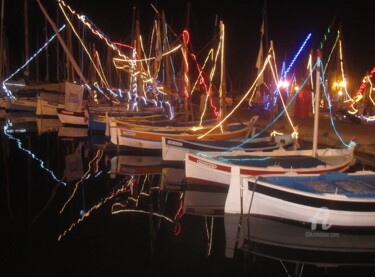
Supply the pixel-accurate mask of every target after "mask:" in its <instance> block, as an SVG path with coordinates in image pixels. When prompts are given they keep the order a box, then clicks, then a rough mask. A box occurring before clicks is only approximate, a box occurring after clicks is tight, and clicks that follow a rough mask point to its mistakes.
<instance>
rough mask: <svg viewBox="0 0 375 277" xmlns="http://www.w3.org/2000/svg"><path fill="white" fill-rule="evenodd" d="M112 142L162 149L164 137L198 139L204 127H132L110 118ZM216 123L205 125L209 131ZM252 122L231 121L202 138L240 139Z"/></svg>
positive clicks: (129, 146)
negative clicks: (225, 127) (221, 129)
mask: <svg viewBox="0 0 375 277" xmlns="http://www.w3.org/2000/svg"><path fill="white" fill-rule="evenodd" d="M109 127H110V128H109V129H110V138H111V142H112V143H113V144H115V145H117V146H119V147H126V148H130V149H137V150H153V151H155V150H156V151H159V152H161V150H162V138H163V137H170V138H178V139H184V140H198V139H199V137H200V136H202V135H203V132H202V129H201V128H199V127H196V126H188V127H183V126H180V127H171V126H164V127H155V126H140V127H139V128H134V127H133V128H131V127H127V126H125V125H121V124H119V123H118V122H116V119H113V118H112V119H111V118H110V120H109ZM213 127H214V125H212V124H210V125H209V126H203V129H204V130H206V131H208V130H209V128H213ZM252 127H253V124H252V122H251V121H250V122H248V123H245V124H244V123H231V124H228V125H227V130H226V131H222V132H221V131H219V130H217V131H216V130H215V132H212V133H210V134H209V135H207V136H205V137H204V138H202V141H203V140H205V141H207V140H228V139H240V138H244V137H245V136H247V135H248V133H249V132H250V130H251V129H252Z"/></svg>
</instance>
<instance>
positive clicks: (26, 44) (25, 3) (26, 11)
mask: <svg viewBox="0 0 375 277" xmlns="http://www.w3.org/2000/svg"><path fill="white" fill-rule="evenodd" d="M27 2H28V0H24V19H25V22H24V27H25V61H28V60H29V17H28V6H27ZM25 70H26V72H29V63H27V64H26V69H25Z"/></svg>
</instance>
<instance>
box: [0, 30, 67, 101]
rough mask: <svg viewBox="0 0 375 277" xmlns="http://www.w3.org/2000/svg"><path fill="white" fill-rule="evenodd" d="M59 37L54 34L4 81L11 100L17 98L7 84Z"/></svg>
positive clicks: (4, 86)
mask: <svg viewBox="0 0 375 277" xmlns="http://www.w3.org/2000/svg"><path fill="white" fill-rule="evenodd" d="M64 28H65V25H63V26H62V27H61V28H60V29H59V30H58V31H59V32H61V31H62V30H64ZM56 36H57V35H56V34H54V35H53V36H52V37H51V38H50V39H49V40H48V41H47V42H46V43H44V45H43V46H42V47H41V48H39V50H38V51H36V52H35V53H34V55H32V56H31V58H29V59H28V60H27V61H26V62H25V63H24V64H23V65H22V66H21V67H19V68H18V69H17V70H16V71H15V72H14V73H13V74H11V75H10V76H9V77H8V78H6V79H5V80H4V81H3V89H4V91H5V93H6V94H7V96H8V97H9V98H11V99H15V98H16V97H15V96H14V95H13V94H12V92H11V91H10V90H8V88H7V87H6V86H7V85H9V84H8V83H7V82H8V80H9V79H11V78H12V77H13V76H14V75H16V74H17V73H18V72H20V71H21V70H22V69H24V68H25V67H26V66H27V65H28V64H29V63H30V62H31V61H32V60H33V59H35V57H36V56H38V55H39V53H40V52H42V51H43V50H44V49H45V48H46V47H47V46H48V45H49V44H50V43H51V42H52V41H53V40H54V39H55V37H56Z"/></svg>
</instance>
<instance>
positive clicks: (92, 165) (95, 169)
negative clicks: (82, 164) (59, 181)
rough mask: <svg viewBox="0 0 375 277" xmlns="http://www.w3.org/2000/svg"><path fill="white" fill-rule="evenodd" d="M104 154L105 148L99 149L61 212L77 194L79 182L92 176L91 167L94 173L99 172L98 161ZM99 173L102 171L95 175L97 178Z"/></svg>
mask: <svg viewBox="0 0 375 277" xmlns="http://www.w3.org/2000/svg"><path fill="white" fill-rule="evenodd" d="M102 156H103V150H100V149H99V150H97V152H96V155H95V156H94V158H93V159H92V160H91V161H90V162H89V166H88V169H87V171H86V173H85V174H83V176H82V177H81V179H80V180H79V181H78V182H77V183H76V184H75V187H74V190H73V192H72V194H71V195H70V197H69V198H68V200H67V201H66V202H65V204H64V205H63V207H62V208H61V210H60V214H61V213H62V212H63V211H64V209H65V207H66V205H68V203H69V202H70V201H71V200H72V199H73V196H74V195H75V194H76V192H77V189H78V186H79V184H81V183H83V180H87V179H88V178H89V177H90V176H91V174H90V172H91V169H93V172H94V173H98V170H99V166H98V163H99V161H100V160H101V158H102ZM99 175H100V172H99V174H96V175H95V176H94V177H95V178H96V177H98V176H99Z"/></svg>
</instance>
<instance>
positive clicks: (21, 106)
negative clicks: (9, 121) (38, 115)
mask: <svg viewBox="0 0 375 277" xmlns="http://www.w3.org/2000/svg"><path fill="white" fill-rule="evenodd" d="M36 106H37V100H36V96H35V92H31V93H29V92H22V94H21V92H20V93H19V96H18V97H17V98H14V99H10V101H9V106H8V107H7V108H6V109H7V110H8V111H23V112H35V111H36Z"/></svg>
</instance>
